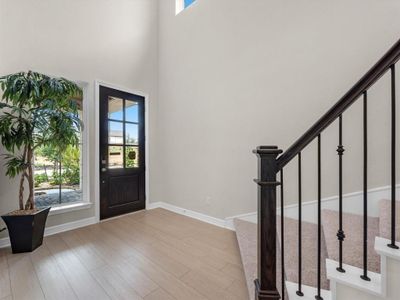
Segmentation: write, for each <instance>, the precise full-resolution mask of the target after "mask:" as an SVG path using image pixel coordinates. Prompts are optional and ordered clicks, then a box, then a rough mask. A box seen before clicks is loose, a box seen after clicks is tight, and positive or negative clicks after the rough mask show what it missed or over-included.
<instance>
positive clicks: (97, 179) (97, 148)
mask: <svg viewBox="0 0 400 300" xmlns="http://www.w3.org/2000/svg"><path fill="white" fill-rule="evenodd" d="M100 86H104V87H108V88H111V89H114V90H118V91H121V92H125V93H128V94H134V95H138V96H141V97H143V98H144V117H145V122H144V127H145V128H144V134H145V148H146V150H145V156H146V159H145V164H146V167H145V181H146V187H145V197H146V199H145V205H146V209H147V208H148V207H149V191H150V180H149V179H150V178H149V177H150V176H149V162H150V152H149V123H150V122H149V95H148V94H147V93H144V92H141V91H137V90H133V89H129V88H126V87H122V86H120V85H116V84H112V83H108V82H106V81H103V80H95V84H94V89H95V91H94V94H95V97H94V100H95V128H96V135H95V145H96V146H95V147H94V148H95V191H94V192H95V193H94V203H95V218H96V222H97V223H98V222H100V221H101V220H100V146H99V145H100V123H99V122H100ZM110 219H112V218H110ZM110 219H105V220H103V221H107V220H110Z"/></svg>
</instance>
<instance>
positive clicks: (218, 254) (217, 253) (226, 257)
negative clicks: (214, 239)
mask: <svg viewBox="0 0 400 300" xmlns="http://www.w3.org/2000/svg"><path fill="white" fill-rule="evenodd" d="M184 241H185V242H186V243H188V244H189V245H191V246H193V247H197V248H199V249H202V250H203V251H204V252H206V253H208V254H207V255H210V256H212V257H214V258H216V259H221V260H222V261H225V262H227V263H231V264H235V265H238V266H241V265H242V261H241V258H240V256H238V255H236V254H234V253H232V252H231V251H227V250H221V249H217V248H214V247H212V246H209V245H207V244H205V243H203V242H201V241H198V240H196V239H195V238H187V239H185V240H184Z"/></svg>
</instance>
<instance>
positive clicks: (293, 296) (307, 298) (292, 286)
mask: <svg viewBox="0 0 400 300" xmlns="http://www.w3.org/2000/svg"><path fill="white" fill-rule="evenodd" d="M286 290H287V293H288V297H289V299H290V300H315V295H317V288H315V287H312V286H308V285H305V284H303V285H302V292H303V293H304V296H298V295H297V293H296V292H297V291H298V290H299V289H298V284H297V283H294V282H290V281H286ZM321 296H322V298H323V299H324V300H332V299H333V298H332V292H331V291H328V290H324V289H321Z"/></svg>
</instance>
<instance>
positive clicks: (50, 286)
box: [30, 245, 78, 300]
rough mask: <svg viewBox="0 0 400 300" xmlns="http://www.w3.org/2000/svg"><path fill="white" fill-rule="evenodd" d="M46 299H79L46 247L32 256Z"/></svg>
mask: <svg viewBox="0 0 400 300" xmlns="http://www.w3.org/2000/svg"><path fill="white" fill-rule="evenodd" d="M30 258H31V261H32V264H33V266H34V268H35V272H36V274H37V276H38V279H39V282H40V286H41V287H42V290H43V293H44V295H45V298H46V299H57V300H73V299H78V298H77V297H76V295H75V293H74V291H73V290H72V288H71V286H70V285H69V283H68V281H67V280H66V278H65V276H64V274H63V273H62V271H61V269H60V268H59V267H58V265H57V262H56V261H55V259H54V258H53V256H52V255H51V253H50V251H49V249H48V248H47V246H46V245H42V247H40V248H38V249H36V250H35V251H34V252H32V253H31V254H30Z"/></svg>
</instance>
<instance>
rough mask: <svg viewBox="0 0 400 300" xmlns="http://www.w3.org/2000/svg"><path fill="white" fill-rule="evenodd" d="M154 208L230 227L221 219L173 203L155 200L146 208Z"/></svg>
mask: <svg viewBox="0 0 400 300" xmlns="http://www.w3.org/2000/svg"><path fill="white" fill-rule="evenodd" d="M155 208H163V209H166V210H169V211H172V212H174V213H177V214H180V215H184V216H187V217H190V218H193V219H196V220H200V221H203V222H205V223H209V224H212V225H215V226H218V227H222V228H226V229H231V228H230V227H227V223H226V221H225V220H223V219H218V218H215V217H211V216H208V215H205V214H202V213H199V212H196V211H193V210H189V209H185V208H182V207H178V206H175V205H172V204H169V203H165V202H155V203H151V204H149V206H148V207H147V209H155ZM232 230H233V229H232Z"/></svg>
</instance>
